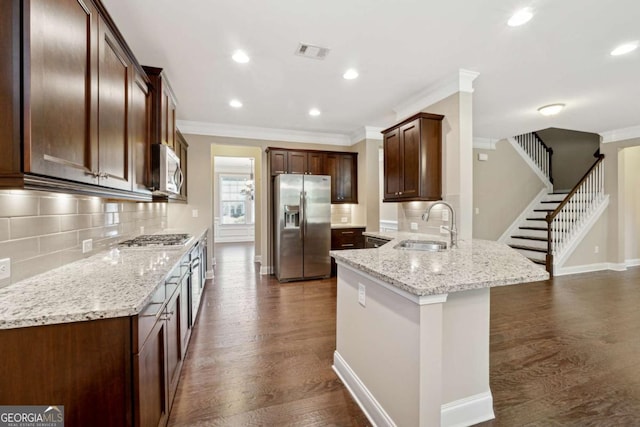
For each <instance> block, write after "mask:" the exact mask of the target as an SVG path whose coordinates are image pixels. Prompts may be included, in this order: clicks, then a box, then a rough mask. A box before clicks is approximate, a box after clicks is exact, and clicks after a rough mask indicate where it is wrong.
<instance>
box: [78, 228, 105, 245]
mask: <svg viewBox="0 0 640 427" xmlns="http://www.w3.org/2000/svg"><path fill="white" fill-rule="evenodd" d="M103 233H104V230H103V227H96V228H88V229H85V230H80V231H78V241H79V242H82V241H83V240H87V239H94V240H95V239H101V238H102V237H103V236H102V234H103Z"/></svg>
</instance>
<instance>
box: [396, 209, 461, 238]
mask: <svg viewBox="0 0 640 427" xmlns="http://www.w3.org/2000/svg"><path fill="white" fill-rule="evenodd" d="M432 203H433V202H406V203H400V204H399V208H398V230H400V231H415V232H418V233H427V234H435V235H438V234H440V226H441V225H448V224H449V221H443V220H442V211H443V210H446V208H445V207H444V206H436V207H434V208H433V210H432V211H431V215H430V218H429V221H428V222H427V221H424V220H423V219H422V214H423V213H425V211H426V210H427V208H428V207H429V206H430V205H431V204H432ZM412 222H413V223H416V224H417V225H418V230H417V231H416V230H411V223H412ZM445 235H446V236H448V235H449V234H448V233H447V234H443V236H445Z"/></svg>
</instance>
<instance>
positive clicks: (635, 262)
mask: <svg viewBox="0 0 640 427" xmlns="http://www.w3.org/2000/svg"><path fill="white" fill-rule="evenodd" d="M624 265H625V266H627V267H637V266H639V265H640V258H636V259H628V260H626V261H625V262H624Z"/></svg>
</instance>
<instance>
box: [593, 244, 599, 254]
mask: <svg viewBox="0 0 640 427" xmlns="http://www.w3.org/2000/svg"><path fill="white" fill-rule="evenodd" d="M599 252H600V247H599V246H596V247H594V248H593V253H594V254H597V253H599Z"/></svg>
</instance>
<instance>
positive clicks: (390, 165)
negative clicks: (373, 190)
mask: <svg viewBox="0 0 640 427" xmlns="http://www.w3.org/2000/svg"><path fill="white" fill-rule="evenodd" d="M383 144H384V145H383V149H384V199H385V200H393V199H396V198H398V195H399V193H400V191H401V190H400V189H401V179H402V178H401V177H402V148H401V145H400V130H399V129H393V130H391V131H389V132H387V133H386V134H385V135H384V142H383Z"/></svg>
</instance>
